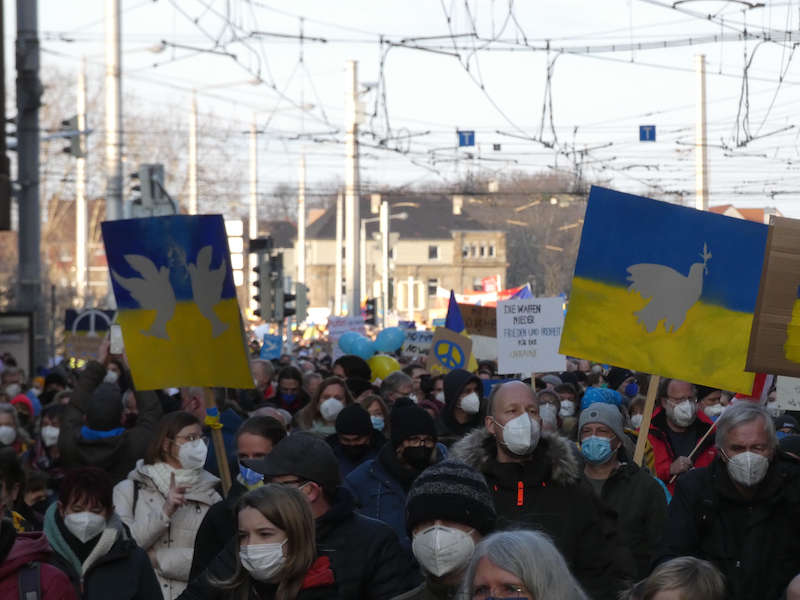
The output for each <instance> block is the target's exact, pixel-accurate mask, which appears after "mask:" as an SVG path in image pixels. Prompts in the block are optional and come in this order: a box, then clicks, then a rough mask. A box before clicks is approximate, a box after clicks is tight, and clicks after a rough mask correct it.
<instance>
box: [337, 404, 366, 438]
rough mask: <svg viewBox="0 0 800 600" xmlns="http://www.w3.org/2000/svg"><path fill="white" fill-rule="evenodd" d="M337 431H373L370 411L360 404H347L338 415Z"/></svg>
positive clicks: (355, 432) (355, 433)
mask: <svg viewBox="0 0 800 600" xmlns="http://www.w3.org/2000/svg"><path fill="white" fill-rule="evenodd" d="M336 433H343V434H345V435H369V434H371V433H372V420H371V419H370V418H369V413H368V412H367V411H365V410H364V409H363V408H361V407H360V406H359V405H358V404H351V405H350V406H345V407H344V408H343V409H342V410H341V411H339V414H338V416H337V417H336Z"/></svg>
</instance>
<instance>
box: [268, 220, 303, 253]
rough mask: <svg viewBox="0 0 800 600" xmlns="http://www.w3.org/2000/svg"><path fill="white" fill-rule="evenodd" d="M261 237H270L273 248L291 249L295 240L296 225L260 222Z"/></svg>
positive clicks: (289, 222)
mask: <svg viewBox="0 0 800 600" xmlns="http://www.w3.org/2000/svg"><path fill="white" fill-rule="evenodd" d="M259 229H260V230H261V235H265V236H266V235H268V236H270V237H272V245H273V247H274V248H292V247H293V246H294V240H296V239H297V225H296V224H294V223H292V222H291V221H261V222H260V223H259Z"/></svg>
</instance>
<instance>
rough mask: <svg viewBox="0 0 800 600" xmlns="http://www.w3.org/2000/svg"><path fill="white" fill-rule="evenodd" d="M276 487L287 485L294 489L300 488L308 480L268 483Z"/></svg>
mask: <svg viewBox="0 0 800 600" xmlns="http://www.w3.org/2000/svg"><path fill="white" fill-rule="evenodd" d="M270 483H274V484H276V485H288V486H291V487H295V488H301V487H303V486H304V485H305V484H307V483H308V479H291V480H289V481H274V480H273V481H270Z"/></svg>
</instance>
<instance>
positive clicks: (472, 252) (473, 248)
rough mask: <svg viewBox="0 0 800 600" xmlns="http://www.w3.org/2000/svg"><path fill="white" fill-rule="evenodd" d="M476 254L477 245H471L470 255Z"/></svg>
mask: <svg viewBox="0 0 800 600" xmlns="http://www.w3.org/2000/svg"><path fill="white" fill-rule="evenodd" d="M476 254H477V249H476V248H475V246H474V245H473V246H470V247H469V255H470V256H472V257H474V256H475V255H476Z"/></svg>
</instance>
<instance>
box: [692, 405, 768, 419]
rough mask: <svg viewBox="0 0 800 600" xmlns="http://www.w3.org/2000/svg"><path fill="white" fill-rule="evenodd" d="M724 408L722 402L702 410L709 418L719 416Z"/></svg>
mask: <svg viewBox="0 0 800 600" xmlns="http://www.w3.org/2000/svg"><path fill="white" fill-rule="evenodd" d="M724 410H725V407H724V406H722V404H712V405H711V406H706V407H705V408H704V409H703V412H704V413H706V416H707V417H708V418H709V419H713V418H714V417H718V416H720V415H721V414H722V411H724ZM779 416H780V415H779Z"/></svg>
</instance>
